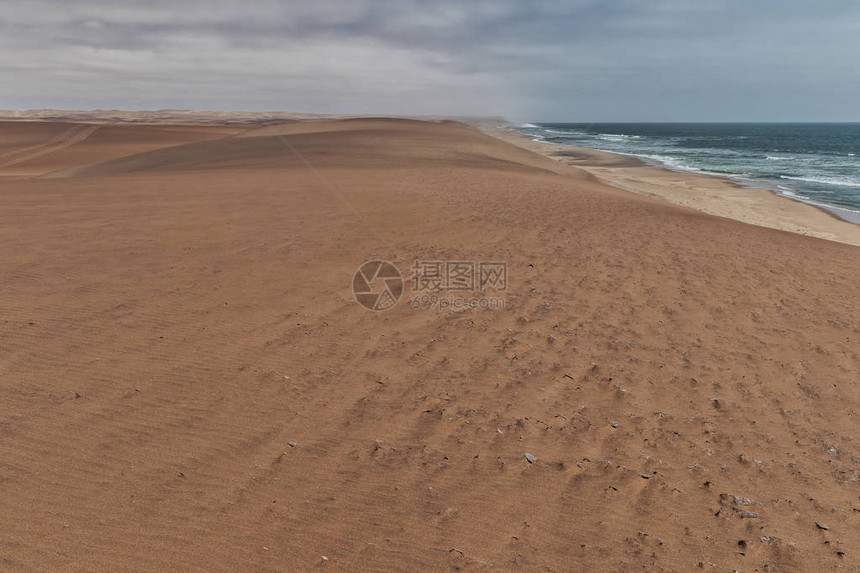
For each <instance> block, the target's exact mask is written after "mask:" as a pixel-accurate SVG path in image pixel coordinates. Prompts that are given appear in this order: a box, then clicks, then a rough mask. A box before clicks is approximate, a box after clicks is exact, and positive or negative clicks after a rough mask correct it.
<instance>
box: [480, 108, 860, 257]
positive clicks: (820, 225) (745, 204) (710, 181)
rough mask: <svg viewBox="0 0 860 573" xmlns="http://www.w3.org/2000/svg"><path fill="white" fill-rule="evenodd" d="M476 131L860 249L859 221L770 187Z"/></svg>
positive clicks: (652, 189)
mask: <svg viewBox="0 0 860 573" xmlns="http://www.w3.org/2000/svg"><path fill="white" fill-rule="evenodd" d="M479 127H480V128H481V129H482V130H483V131H484V132H485V133H487V134H488V135H490V136H492V137H496V138H497V139H501V140H503V141H507V142H508V143H512V144H514V145H517V146H519V147H522V148H524V149H528V150H530V151H533V152H535V153H538V154H540V155H544V156H546V157H550V158H552V159H555V160H556V161H560V162H562V163H565V164H567V165H571V166H573V167H577V168H579V169H582V170H583V171H585V172H587V173H590V174H591V175H593V176H595V177H597V178H598V179H600V180H601V181H603V182H604V183H606V184H608V185H611V186H612V187H616V188H618V189H622V190H624V191H628V192H631V193H637V194H640V195H646V196H649V197H653V198H657V199H661V200H663V201H667V202H669V203H674V204H676V205H682V206H685V207H689V208H692V209H695V210H697V211H702V212H704V213H708V214H711V215H716V216H719V217H726V218H729V219H735V220H738V221H742V222H744V223H748V224H751V225H757V226H760V227H768V228H772V229H779V230H782V231H788V232H791V233H798V234H801V235H807V236H812V237H817V238H820V239H826V240H830V241H836V242H840V243H846V244H849V245H854V246H860V224H858V223H860V221H858V223H854V222H851V221H849V220H846V219H844V218H842V217H840V216H839V215H837V214H836V213H834V212H833V211H832V210H830V209H828V208H827V207H825V206H822V205H816V204H814V203H810V202H807V201H804V200H801V199H795V198H792V197H787V196H785V195H782V194H780V193H778V192H777V191H775V190H773V189H768V188H765V187H757V186H752V185H743V184H741V183H738V182H737V181H734V180H733V179H731V178H729V177H720V176H718V175H711V174H706V173H699V172H696V171H686V170H680V169H678V170H675V169H671V168H669V167H668V166H665V165H660V164H657V163H656V162H654V163H652V162H648V161H645V160H644V159H642V158H640V157H638V156H636V155H632V154H625V153H616V152H610V151H603V150H597V149H591V148H586V147H578V146H574V145H563V144H558V143H543V142H540V141H535V140H533V139H531V138H530V137H529V136H527V135H525V134H523V133H520V132H519V131H516V130H515V129H511V128H507V127H497V126H488V125H486V124H484V125H480V126H479ZM834 209H835V207H834Z"/></svg>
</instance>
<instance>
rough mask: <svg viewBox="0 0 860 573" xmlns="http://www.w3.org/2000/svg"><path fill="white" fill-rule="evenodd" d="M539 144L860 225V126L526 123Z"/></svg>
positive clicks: (521, 126) (520, 126)
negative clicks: (731, 184)
mask: <svg viewBox="0 0 860 573" xmlns="http://www.w3.org/2000/svg"><path fill="white" fill-rule="evenodd" d="M510 127H513V128H515V129H517V130H518V131H520V132H521V133H524V134H526V135H528V136H530V137H532V138H533V139H535V140H537V141H543V142H547V143H558V144H566V145H576V146H580V147H589V148H591V149H598V150H602V151H611V152H615V153H624V154H628V155H635V156H637V157H640V158H641V159H643V160H645V161H646V162H648V163H651V164H656V165H661V166H663V167H666V168H668V169H673V170H678V171H694V172H698V173H705V174H708V175H715V176H719V177H727V178H730V179H732V180H734V181H736V182H737V183H739V184H741V185H746V186H750V187H762V188H766V189H770V190H772V191H774V192H776V193H778V194H780V195H784V196H786V197H790V198H792V199H796V200H799V201H804V202H806V203H811V204H813V205H817V206H819V207H823V208H825V209H827V210H829V211H831V212H832V213H834V214H836V215H837V216H839V217H841V218H843V219H846V220H848V221H851V222H853V223H858V224H860V123H540V124H531V123H524V124H518V125H512V126H510Z"/></svg>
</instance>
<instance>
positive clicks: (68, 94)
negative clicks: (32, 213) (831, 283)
mask: <svg viewBox="0 0 860 573" xmlns="http://www.w3.org/2000/svg"><path fill="white" fill-rule="evenodd" d="M4 9H5V11H4V13H3V15H2V16H0V32H2V34H0V107H19V108H20V107H85V108H93V107H143V108H150V109H151V108H163V107H184V108H194V107H197V108H204V109H213V108H216V107H219V108H229V109H296V110H301V111H321V112H337V111H351V112H357V113H385V112H388V113H434V114H458V113H464V114H474V113H486V114H490V113H493V114H507V115H511V116H518V117H522V118H524V119H547V120H548V119H558V120H563V119H570V120H584V121H585V120H604V121H606V120H612V119H617V120H635V119H641V120H672V119H675V120H696V119H701V120H720V119H726V120H733V119H734V120H748V119H749V120H754V119H773V120H780V119H809V120H815V119H834V120H838V119H852V116H851V114H855V115H854V116H853V119H857V118H856V112H855V111H854V108H853V105H852V104H851V102H852V101H853V100H852V98H851V97H845V95H846V93H849V94H853V96H855V99H856V96H857V95H860V93H858V92H860V85H858V84H860V80H858V79H857V78H855V77H854V76H856V74H852V73H851V72H850V69H848V68H847V66H848V65H850V62H852V61H856V60H857V57H858V56H860V47H858V42H856V38H857V37H860V5H858V4H857V3H855V2H853V1H852V2H849V1H843V0H833V1H831V2H828V3H826V4H822V5H818V6H815V5H812V4H811V3H809V2H801V1H799V0H782V1H777V0H761V1H759V2H749V1H746V2H740V1H736V0H699V1H697V2H690V1H687V0H651V1H646V0H614V1H598V0H569V1H560V0H548V1H544V2H536V1H529V0H496V1H487V0H475V1H471V2H470V1H453V0H438V1H435V2H421V1H418V0H401V1H394V0H376V1H374V0H351V1H347V0H314V1H310V0H301V1H276V0H262V1H258V2H253V3H252V2H239V1H236V0H221V1H202V0H175V1H171V2H167V1H162V0H156V1H153V2H147V3H117V2H108V1H100V0H84V1H79V2H55V1H49V0H32V1H21V0H11V1H7V2H6V6H5V7H4ZM821 85H828V86H832V88H833V90H836V91H838V94H839V97H833V98H828V96H827V93H826V91H825V92H823V91H822V89H821V87H820V86H821ZM831 100H832V101H831ZM762 114H764V116H762Z"/></svg>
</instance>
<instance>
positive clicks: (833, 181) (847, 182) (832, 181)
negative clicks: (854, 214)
mask: <svg viewBox="0 0 860 573" xmlns="http://www.w3.org/2000/svg"><path fill="white" fill-rule="evenodd" d="M779 178H780V179H790V180H792V181H806V182H807V183H821V184H822V185H835V186H837V187H858V188H860V181H854V180H851V179H841V178H839V177H792V176H790V175H780V176H779Z"/></svg>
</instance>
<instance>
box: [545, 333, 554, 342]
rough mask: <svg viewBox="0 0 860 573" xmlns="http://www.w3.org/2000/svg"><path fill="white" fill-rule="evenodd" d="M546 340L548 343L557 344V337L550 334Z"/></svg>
mask: <svg viewBox="0 0 860 573" xmlns="http://www.w3.org/2000/svg"><path fill="white" fill-rule="evenodd" d="M546 340H547V342H555V336H553V335H552V334H550V335H548V336H547V337H546Z"/></svg>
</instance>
